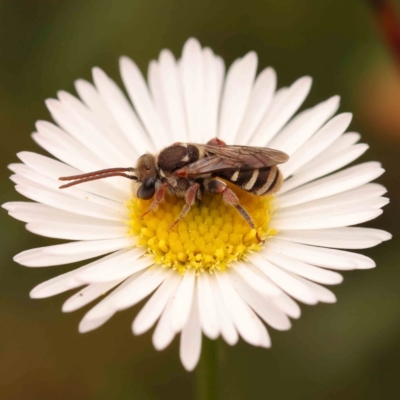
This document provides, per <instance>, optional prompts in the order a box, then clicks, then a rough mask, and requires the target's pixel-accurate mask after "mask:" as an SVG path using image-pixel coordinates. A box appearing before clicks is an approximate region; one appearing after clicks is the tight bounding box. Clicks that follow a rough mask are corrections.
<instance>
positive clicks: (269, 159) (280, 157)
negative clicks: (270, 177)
mask: <svg viewBox="0 0 400 400" xmlns="http://www.w3.org/2000/svg"><path fill="white" fill-rule="evenodd" d="M203 147H204V149H205V150H206V151H207V152H209V153H211V154H215V155H216V156H218V157H220V158H222V159H224V160H235V161H236V162H237V163H240V165H241V166H249V167H251V168H265V167H272V166H273V165H277V164H282V163H284V162H286V161H287V160H288V159H289V156H288V155H287V154H286V153H284V152H282V151H279V150H274V149H268V148H266V147H249V146H213V145H203Z"/></svg>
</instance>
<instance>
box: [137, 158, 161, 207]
mask: <svg viewBox="0 0 400 400" xmlns="http://www.w3.org/2000/svg"><path fill="white" fill-rule="evenodd" d="M135 172H136V175H137V178H138V182H140V183H141V185H140V186H139V188H138V190H137V197H139V199H144V200H149V199H151V198H152V197H153V196H154V193H155V190H156V180H157V175H158V174H157V167H156V159H155V157H154V156H153V155H151V154H144V155H142V156H141V157H140V158H139V160H138V162H137V164H136V169H135Z"/></svg>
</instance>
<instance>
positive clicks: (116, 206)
mask: <svg viewBox="0 0 400 400" xmlns="http://www.w3.org/2000/svg"><path fill="white" fill-rule="evenodd" d="M9 168H10V169H12V170H15V171H16V172H17V174H16V175H12V176H11V177H10V179H11V180H12V181H13V182H15V183H16V184H17V185H19V186H25V187H30V188H31V189H32V188H37V189H39V190H41V189H50V191H51V192H52V193H55V194H61V195H63V196H65V197H69V198H75V199H80V200H84V201H85V202H86V203H87V202H91V203H93V204H96V205H100V206H104V207H107V208H109V209H110V210H114V211H115V212H117V213H119V214H121V215H124V214H126V206H125V205H123V204H121V203H119V202H115V201H112V200H109V199H107V198H104V197H102V196H98V195H95V194H93V193H88V192H84V191H82V190H80V189H75V188H68V190H60V189H59V186H60V182H59V181H56V180H54V179H50V178H46V177H44V176H43V175H40V174H39V173H38V172H36V171H33V170H32V169H31V168H29V167H28V166H26V165H24V164H11V165H9Z"/></svg>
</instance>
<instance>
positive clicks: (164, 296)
mask: <svg viewBox="0 0 400 400" xmlns="http://www.w3.org/2000/svg"><path fill="white" fill-rule="evenodd" d="M181 280H182V277H181V276H180V275H179V274H176V273H173V274H171V275H169V276H168V277H167V278H166V279H165V280H164V282H163V283H162V284H161V286H160V287H159V288H158V289H157V290H156V291H155V292H154V294H153V295H152V296H151V297H150V299H149V300H148V301H147V302H146V304H145V305H144V307H143V308H142V309H141V310H140V312H139V314H138V315H137V316H136V318H135V320H134V321H133V324H132V330H133V333H134V334H135V335H141V334H142V333H144V332H146V331H147V330H149V329H150V328H151V327H152V326H153V325H154V324H155V323H156V321H157V320H158V318H159V317H160V315H161V314H162V312H163V311H164V309H165V307H166V305H167V303H168V301H169V300H170V299H171V297H172V296H173V294H174V293H175V292H176V289H177V287H178V284H179V282H180V281H181Z"/></svg>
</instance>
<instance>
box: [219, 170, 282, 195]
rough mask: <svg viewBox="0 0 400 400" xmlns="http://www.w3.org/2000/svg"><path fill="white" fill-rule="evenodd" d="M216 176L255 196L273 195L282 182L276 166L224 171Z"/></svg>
mask: <svg viewBox="0 0 400 400" xmlns="http://www.w3.org/2000/svg"><path fill="white" fill-rule="evenodd" d="M216 175H217V176H219V177H220V178H222V179H225V180H227V181H229V182H232V183H233V184H235V185H236V186H238V187H240V188H241V189H244V190H246V191H247V192H249V193H252V194H255V195H257V196H265V195H267V194H272V193H275V192H276V191H277V190H279V188H280V187H281V186H282V182H283V177H282V174H281V172H280V171H279V169H278V167H277V166H276V165H273V166H272V167H267V168H260V169H253V170H250V171H240V170H226V171H223V172H218V173H217V174H216Z"/></svg>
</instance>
